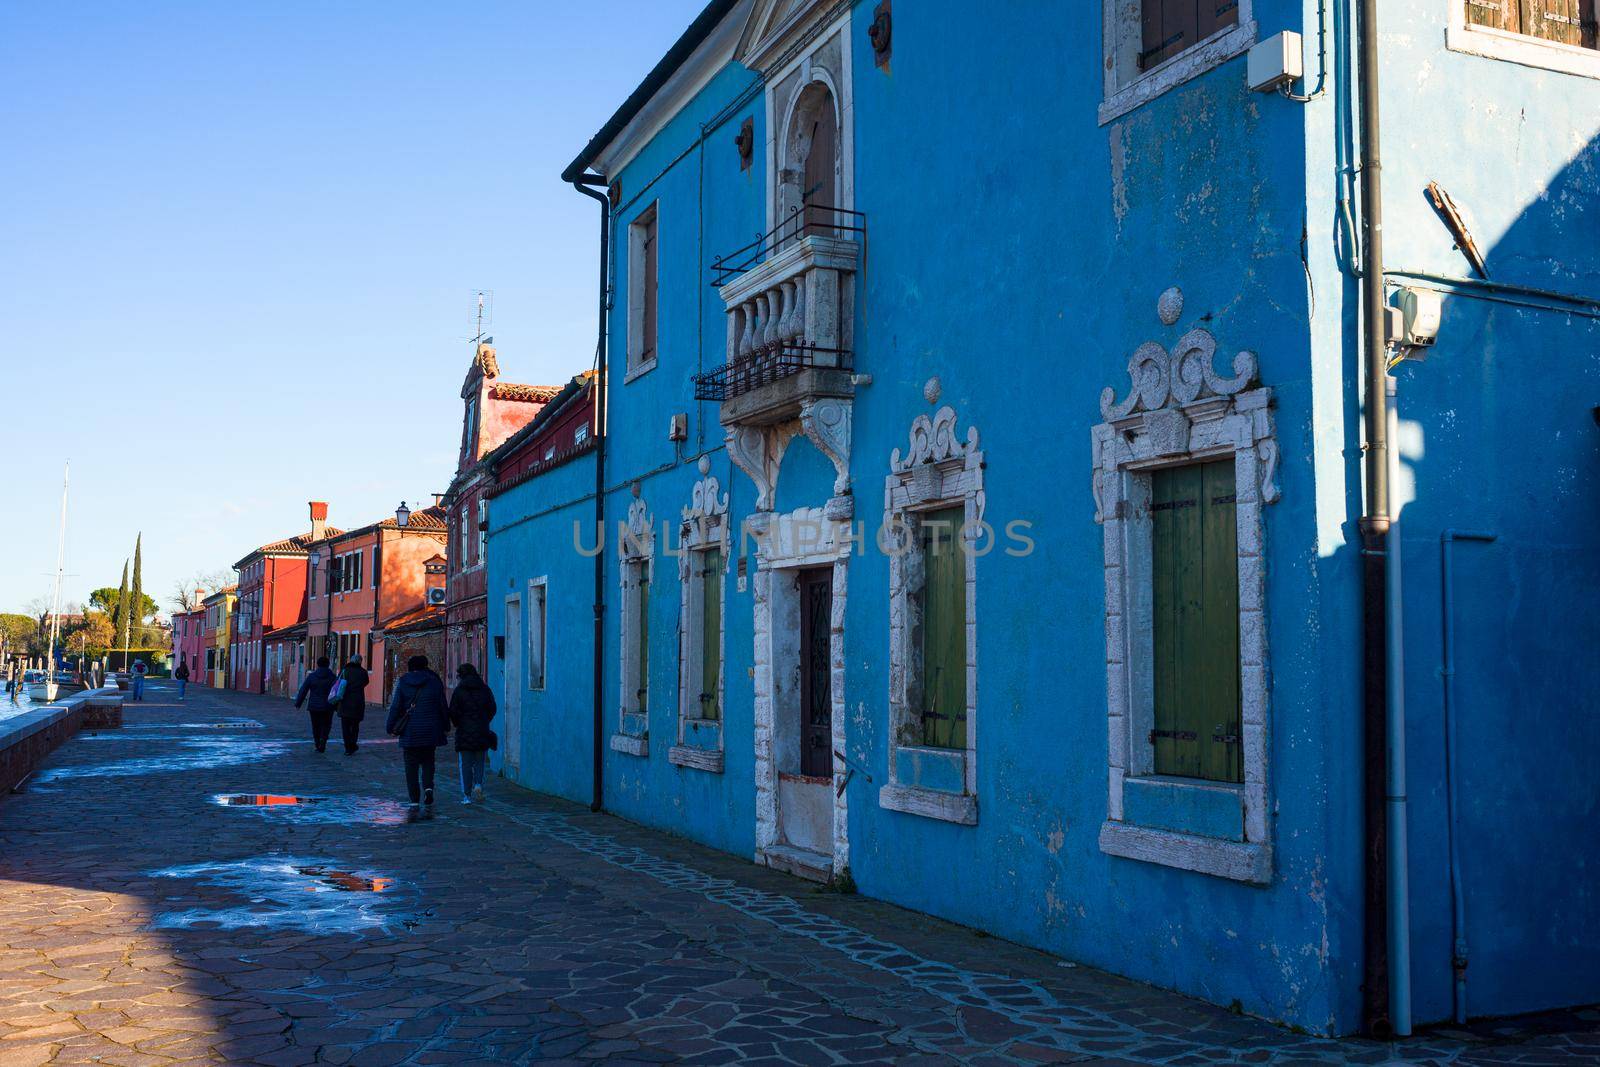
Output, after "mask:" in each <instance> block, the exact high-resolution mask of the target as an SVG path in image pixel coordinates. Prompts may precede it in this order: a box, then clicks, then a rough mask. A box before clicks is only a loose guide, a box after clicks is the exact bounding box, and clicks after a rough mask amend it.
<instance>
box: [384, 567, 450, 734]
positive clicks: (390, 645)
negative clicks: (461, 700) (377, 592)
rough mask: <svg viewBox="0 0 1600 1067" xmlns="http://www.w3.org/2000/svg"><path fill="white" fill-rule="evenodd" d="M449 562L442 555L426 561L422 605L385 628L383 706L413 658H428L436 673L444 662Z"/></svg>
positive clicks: (392, 620)
mask: <svg viewBox="0 0 1600 1067" xmlns="http://www.w3.org/2000/svg"><path fill="white" fill-rule="evenodd" d="M448 566H449V561H448V560H447V559H446V558H445V557H444V556H442V555H434V556H431V557H429V558H428V559H426V560H423V563H422V569H423V583H424V589H423V596H422V602H421V603H419V604H417V605H415V606H413V607H412V608H410V609H409V610H405V611H402V612H400V614H398V615H395V616H394V617H393V618H391V619H389V620H388V621H387V622H385V623H384V626H383V674H382V683H383V684H382V685H381V687H379V688H378V689H377V690H376V692H377V693H378V694H381V699H382V700H383V702H384V703H388V701H389V695H390V693H391V692H393V690H394V683H395V679H397V678H399V677H400V676H401V675H402V674H404V673H405V670H406V661H407V660H409V659H410V658H411V657H412V656H427V657H428V662H429V663H431V664H432V665H433V668H434V669H435V670H437V671H440V672H443V670H444V662H445V651H444V642H445V607H444V601H445V571H446V569H447V568H448Z"/></svg>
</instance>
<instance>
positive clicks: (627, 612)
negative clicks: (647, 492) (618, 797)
mask: <svg viewBox="0 0 1600 1067" xmlns="http://www.w3.org/2000/svg"><path fill="white" fill-rule="evenodd" d="M654 526H655V521H654V519H653V518H652V517H651V515H650V509H649V508H648V507H647V506H646V505H645V502H644V501H643V500H641V499H638V498H635V499H634V501H633V502H632V503H631V504H629V505H628V524H627V533H626V534H625V535H623V536H621V537H620V538H619V539H618V541H617V561H618V563H619V567H618V570H619V571H620V575H619V577H618V583H619V586H620V588H621V603H622V610H621V611H619V612H618V613H617V615H618V617H619V623H620V625H619V637H618V643H617V648H618V650H619V652H620V656H619V657H618V658H619V659H620V660H621V663H620V664H619V667H620V671H619V673H620V678H621V687H620V689H619V690H618V692H617V732H616V733H614V734H612V735H611V750H612V751H613V752H624V753H627V754H628V755H630V756H649V755H650V727H649V715H650V704H649V701H648V700H647V701H646V702H645V710H644V712H643V714H641V713H640V712H639V709H638V705H637V703H636V700H635V697H636V695H637V694H638V691H639V690H640V689H641V688H643V689H645V690H646V691H647V692H648V690H649V686H650V678H649V665H648V664H646V665H645V677H644V678H642V679H641V678H640V677H639V652H638V648H637V647H636V642H637V641H638V640H639V638H640V637H641V636H643V635H647V634H648V633H649V629H650V619H649V605H648V604H647V605H645V610H644V611H643V612H639V611H637V607H638V603H639V602H638V586H639V580H640V578H641V577H642V578H643V579H644V580H645V581H646V582H647V583H650V584H652V585H653V584H654V576H655V554H656V538H655V529H654Z"/></svg>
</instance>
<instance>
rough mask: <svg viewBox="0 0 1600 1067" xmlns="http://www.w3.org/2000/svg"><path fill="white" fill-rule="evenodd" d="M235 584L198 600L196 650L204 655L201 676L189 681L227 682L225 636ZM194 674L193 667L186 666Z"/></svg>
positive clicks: (224, 684)
mask: <svg viewBox="0 0 1600 1067" xmlns="http://www.w3.org/2000/svg"><path fill="white" fill-rule="evenodd" d="M236 594H237V587H236V586H231V585H230V586H228V587H227V588H226V589H219V590H217V591H216V592H215V593H212V594H211V595H210V596H208V597H206V598H205V599H204V600H202V601H201V602H200V605H201V607H202V608H203V609H204V616H205V617H204V619H203V621H202V622H201V625H200V645H201V648H200V651H201V652H202V653H203V654H204V656H205V660H204V668H203V676H196V677H195V678H193V679H192V680H193V681H197V682H200V683H202V684H204V685H209V686H213V687H214V688H217V689H223V688H226V687H227V684H228V651H229V640H228V638H229V635H230V633H231V632H232V626H233V605H234V601H235V599H236V598H237V596H236ZM190 673H191V674H194V673H195V671H194V668H193V667H191V668H190Z"/></svg>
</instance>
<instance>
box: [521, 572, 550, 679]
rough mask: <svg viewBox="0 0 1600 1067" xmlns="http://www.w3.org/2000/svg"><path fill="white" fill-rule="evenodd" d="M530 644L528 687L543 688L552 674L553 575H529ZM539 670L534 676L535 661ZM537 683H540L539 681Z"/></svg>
mask: <svg viewBox="0 0 1600 1067" xmlns="http://www.w3.org/2000/svg"><path fill="white" fill-rule="evenodd" d="M527 627H528V647H527V649H526V650H525V652H524V659H523V661H524V663H525V664H526V666H527V670H528V691H529V692H531V693H538V692H543V691H544V688H545V686H546V684H547V683H548V681H549V678H550V659H549V655H550V576H549V575H547V574H541V575H539V577H537V578H529V579H528V622H527ZM535 663H537V664H538V668H539V674H538V677H537V678H535V677H534V665H535ZM535 683H537V684H535Z"/></svg>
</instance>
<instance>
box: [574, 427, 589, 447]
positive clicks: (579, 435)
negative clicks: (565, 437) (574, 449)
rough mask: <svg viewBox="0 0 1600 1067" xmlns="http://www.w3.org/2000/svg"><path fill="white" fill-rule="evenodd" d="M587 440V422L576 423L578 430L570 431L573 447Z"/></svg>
mask: <svg viewBox="0 0 1600 1067" xmlns="http://www.w3.org/2000/svg"><path fill="white" fill-rule="evenodd" d="M588 439H589V424H588V423H587V422H580V423H578V428H577V429H575V430H573V431H572V443H573V444H575V445H581V444H583V443H584V442H585V441H587V440H588Z"/></svg>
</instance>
